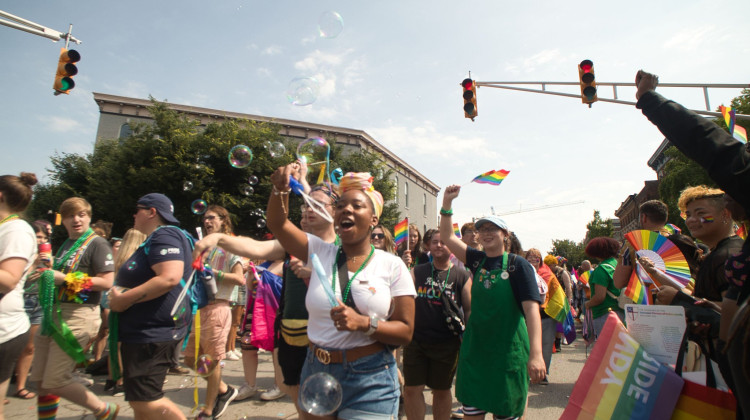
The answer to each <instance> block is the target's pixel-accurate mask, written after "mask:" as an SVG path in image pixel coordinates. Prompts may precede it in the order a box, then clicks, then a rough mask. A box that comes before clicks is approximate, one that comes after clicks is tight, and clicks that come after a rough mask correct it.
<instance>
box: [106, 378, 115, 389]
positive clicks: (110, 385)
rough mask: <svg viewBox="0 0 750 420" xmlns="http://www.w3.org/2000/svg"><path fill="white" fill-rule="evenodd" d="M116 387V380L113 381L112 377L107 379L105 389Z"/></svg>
mask: <svg viewBox="0 0 750 420" xmlns="http://www.w3.org/2000/svg"><path fill="white" fill-rule="evenodd" d="M114 387H115V381H113V380H112V379H107V381H106V382H104V390H105V391H110V390H112V388H114Z"/></svg>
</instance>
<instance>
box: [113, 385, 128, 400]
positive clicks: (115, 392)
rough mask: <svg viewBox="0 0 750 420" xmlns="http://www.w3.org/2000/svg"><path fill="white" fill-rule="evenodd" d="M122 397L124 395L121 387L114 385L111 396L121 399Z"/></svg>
mask: <svg viewBox="0 0 750 420" xmlns="http://www.w3.org/2000/svg"><path fill="white" fill-rule="evenodd" d="M123 395H125V389H123V387H122V385H118V384H115V386H114V387H112V396H113V397H122V396H123Z"/></svg>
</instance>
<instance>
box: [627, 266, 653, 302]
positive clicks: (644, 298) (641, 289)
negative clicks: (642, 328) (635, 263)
mask: <svg viewBox="0 0 750 420" xmlns="http://www.w3.org/2000/svg"><path fill="white" fill-rule="evenodd" d="M625 296H627V297H628V298H630V300H632V301H633V303H635V304H636V305H648V304H649V302H648V289H647V288H646V285H644V284H643V282H642V281H641V279H640V278H638V274H636V270H633V272H632V273H631V274H630V280H629V281H628V286H627V287H626V288H625Z"/></svg>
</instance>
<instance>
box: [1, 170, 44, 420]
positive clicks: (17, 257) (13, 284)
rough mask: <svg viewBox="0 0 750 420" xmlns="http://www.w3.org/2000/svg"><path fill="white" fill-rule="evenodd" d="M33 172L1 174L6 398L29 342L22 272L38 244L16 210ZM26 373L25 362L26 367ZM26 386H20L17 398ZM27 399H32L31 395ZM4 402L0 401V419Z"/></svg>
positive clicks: (24, 202) (23, 203)
mask: <svg viewBox="0 0 750 420" xmlns="http://www.w3.org/2000/svg"><path fill="white" fill-rule="evenodd" d="M36 182H37V180H36V175H34V174H32V173H28V172H22V173H21V176H15V175H3V176H0V397H2V399H3V400H5V396H6V395H7V393H8V385H9V384H10V377H11V376H12V374H13V365H14V362H15V361H16V360H17V359H18V356H20V355H21V352H22V351H23V350H24V347H25V346H26V345H27V343H28V341H29V335H30V332H29V328H30V325H31V324H30V323H29V318H28V317H27V316H26V311H25V310H24V298H23V293H24V275H25V274H26V271H27V270H28V269H29V268H30V267H31V266H32V264H34V260H35V257H36V253H37V244H36V239H35V236H34V231H33V230H32V229H31V227H30V226H29V224H28V223H26V222H25V221H23V220H22V219H21V218H20V217H19V216H18V213H20V212H22V211H24V210H26V207H27V206H28V205H29V203H30V202H31V195H32V191H31V187H32V186H34V185H35V184H36ZM26 372H28V365H27V366H26ZM21 390H25V387H21V386H20V385H19V392H18V393H17V395H18V396H19V398H24V397H26V396H27V395H28V394H29V391H28V390H27V391H26V394H23V395H20V394H21V392H20V391H21ZM30 398H33V396H32V397H30ZM4 409H5V403H2V404H0V420H2V419H4V418H5V417H4V416H5V415H4Z"/></svg>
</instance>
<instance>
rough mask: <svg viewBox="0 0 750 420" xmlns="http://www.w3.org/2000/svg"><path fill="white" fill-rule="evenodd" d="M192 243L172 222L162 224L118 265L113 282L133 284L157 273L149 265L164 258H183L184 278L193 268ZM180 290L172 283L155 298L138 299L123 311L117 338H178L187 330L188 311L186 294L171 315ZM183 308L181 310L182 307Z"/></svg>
mask: <svg viewBox="0 0 750 420" xmlns="http://www.w3.org/2000/svg"><path fill="white" fill-rule="evenodd" d="M191 254H192V247H191V246H190V242H189V241H188V239H187V237H186V236H185V234H183V233H182V231H181V230H180V229H179V228H177V227H174V226H162V227H160V228H158V229H157V230H155V231H154V232H153V233H151V235H150V236H149V237H148V238H146V241H145V242H144V243H143V244H141V246H140V247H139V248H138V249H137V250H136V251H135V253H133V255H132V256H131V257H130V258H129V259H128V260H127V261H126V262H125V264H123V265H122V267H120V270H119V271H118V272H117V280H116V285H117V286H121V287H127V288H134V287H137V286H140V285H141V284H143V283H146V282H147V281H149V280H151V279H152V278H153V277H155V276H156V273H155V272H154V270H153V269H152V266H154V265H156V264H159V263H162V262H165V261H182V262H183V263H184V264H185V266H184V269H183V275H182V278H183V279H187V278H188V276H190V274H191V272H192V255H191ZM181 291H182V287H181V286H179V285H178V286H175V287H173V288H172V290H170V291H169V292H168V293H165V294H163V295H161V296H159V297H157V298H155V299H151V300H147V301H145V302H139V303H136V304H134V305H133V306H131V307H130V308H128V309H127V310H125V312H122V313H121V314H120V315H119V316H120V326H119V327H120V330H119V339H120V341H122V342H124V343H162V342H167V341H174V340H179V339H182V338H184V337H185V335H186V334H187V326H188V323H189V322H190V317H191V311H190V308H189V302H188V301H189V299H188V298H187V297H186V298H185V300H184V301H183V302H182V305H181V308H180V309H179V310H178V312H177V313H176V314H175V315H178V316H177V320H174V319H173V318H172V315H171V311H172V307H173V306H174V304H175V302H176V301H177V297H178V296H179V294H180V292H181ZM183 308H184V310H183Z"/></svg>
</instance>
